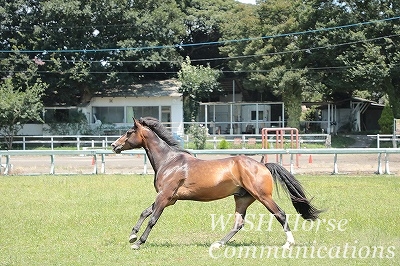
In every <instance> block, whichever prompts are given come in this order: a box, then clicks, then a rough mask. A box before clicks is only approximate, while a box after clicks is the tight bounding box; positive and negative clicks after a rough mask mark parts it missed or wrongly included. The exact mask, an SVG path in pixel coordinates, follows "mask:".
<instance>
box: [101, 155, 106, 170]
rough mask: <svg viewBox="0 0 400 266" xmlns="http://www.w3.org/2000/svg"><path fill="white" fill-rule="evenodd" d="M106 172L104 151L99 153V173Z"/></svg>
mask: <svg viewBox="0 0 400 266" xmlns="http://www.w3.org/2000/svg"><path fill="white" fill-rule="evenodd" d="M105 172H106V156H105V154H104V153H102V154H101V170H100V173H102V174H104V173H105Z"/></svg>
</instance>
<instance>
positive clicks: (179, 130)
mask: <svg viewBox="0 0 400 266" xmlns="http://www.w3.org/2000/svg"><path fill="white" fill-rule="evenodd" d="M132 106H159V107H161V106H170V110H171V114H170V115H171V117H170V119H171V122H170V123H168V125H167V126H168V127H170V129H171V131H172V132H173V133H176V134H178V135H183V131H184V128H183V103H182V99H181V97H172V96H162V97H151V98H150V97H94V98H92V100H91V101H90V103H89V104H88V105H87V106H85V107H80V108H79V109H80V110H81V111H82V112H83V113H84V114H85V115H86V117H87V119H88V122H89V123H90V124H93V125H94V124H95V123H96V119H95V118H94V116H93V109H94V108H93V107H123V108H124V110H125V111H124V115H123V117H122V119H120V120H121V121H115V122H112V124H114V125H115V126H117V127H126V128H130V127H131V126H132V117H130V116H128V115H129V114H127V112H126V109H127V108H126V107H132ZM128 113H129V112H128ZM145 115H146V116H150V115H151V114H144V115H143V116H145ZM137 118H140V117H137ZM44 128H46V124H29V125H25V126H24V127H23V129H22V130H21V131H20V132H18V135H48V133H46V132H45V130H43V129H44Z"/></svg>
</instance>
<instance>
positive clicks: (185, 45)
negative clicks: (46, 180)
mask: <svg viewBox="0 0 400 266" xmlns="http://www.w3.org/2000/svg"><path fill="white" fill-rule="evenodd" d="M398 19H400V16H397V17H391V18H386V19H380V20H373V21H365V22H360V23H353V24H347V25H342V26H335V27H326V28H321V29H314V30H306V31H298V32H291V33H281V34H276V35H268V36H262V37H253V38H243V39H234V40H226V41H215V42H201V43H180V44H174V45H156V46H144V47H121V48H103V49H57V50H0V53H15V52H18V53H36V54H47V53H96V52H121V51H137V50H139V51H140V50H153V49H171V48H183V47H195V46H206V45H224V44H229V43H238V42H248V41H255V40H265V39H272V38H281V37H287V36H298V35H305V34H310V33H320V32H325V31H332V30H338V29H346V28H352V27H359V26H365V25H371V24H376V23H380V22H388V21H393V20H398Z"/></svg>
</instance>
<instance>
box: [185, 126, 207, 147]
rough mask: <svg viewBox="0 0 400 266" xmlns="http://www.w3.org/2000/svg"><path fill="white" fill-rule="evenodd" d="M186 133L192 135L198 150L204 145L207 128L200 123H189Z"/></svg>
mask: <svg viewBox="0 0 400 266" xmlns="http://www.w3.org/2000/svg"><path fill="white" fill-rule="evenodd" d="M188 133H189V134H190V135H191V136H192V138H191V139H192V141H193V143H194V146H195V148H196V149H198V150H203V149H204V148H205V147H206V141H207V133H208V129H207V128H206V127H204V126H203V125H200V124H191V125H190V127H189V129H188Z"/></svg>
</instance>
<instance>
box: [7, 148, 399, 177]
mask: <svg viewBox="0 0 400 266" xmlns="http://www.w3.org/2000/svg"><path fill="white" fill-rule="evenodd" d="M191 152H192V153H193V154H194V155H195V156H197V155H200V154H212V155H217V154H224V155H237V154H245V155H255V154H257V155H277V156H283V155H285V154H286V155H290V172H291V173H294V172H295V156H296V155H299V154H307V155H308V154H310V155H311V154H331V155H333V171H332V174H338V173H339V171H338V160H337V157H338V155H340V154H356V155H360V154H376V155H377V168H376V169H377V170H376V171H375V173H376V174H390V170H389V155H390V154H400V148H386V149H384V148H354V149H348V148H340V149H338V148H330V149H226V150H223V149H221V150H191ZM110 154H113V152H112V151H111V150H97V149H96V150H80V151H78V150H27V151H22V150H9V151H5V150H0V165H1V170H0V174H4V175H8V174H10V168H11V165H12V160H11V157H12V156H32V155H35V156H38V155H42V156H43V155H45V156H50V165H49V168H50V172H49V173H50V174H55V170H54V169H55V156H58V155H73V156H92V166H93V171H92V174H98V173H101V174H104V173H106V167H105V165H106V158H107V155H110ZM122 154H123V155H124V154H125V155H144V156H143V158H144V159H143V174H148V171H147V168H148V162H147V157H146V156H145V151H144V150H143V149H137V150H130V151H124V152H123V153H122ZM3 157H5V161H4V160H3V159H2V158H3ZM382 157H383V158H384V168H383V167H382V163H381V158H382ZM99 159H100V164H101V167H100V171H99V170H98V162H99ZM281 161H282V160H281ZM3 162H4V163H3Z"/></svg>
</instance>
